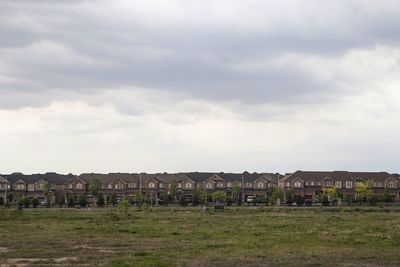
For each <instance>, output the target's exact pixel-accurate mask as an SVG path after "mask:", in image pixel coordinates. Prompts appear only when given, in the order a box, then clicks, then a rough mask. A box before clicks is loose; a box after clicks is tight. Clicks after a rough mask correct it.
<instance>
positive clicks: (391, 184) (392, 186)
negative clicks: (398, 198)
mask: <svg viewBox="0 0 400 267" xmlns="http://www.w3.org/2000/svg"><path fill="white" fill-rule="evenodd" d="M388 185H389V188H395V187H396V183H395V182H393V181H391V182H389V184H388Z"/></svg>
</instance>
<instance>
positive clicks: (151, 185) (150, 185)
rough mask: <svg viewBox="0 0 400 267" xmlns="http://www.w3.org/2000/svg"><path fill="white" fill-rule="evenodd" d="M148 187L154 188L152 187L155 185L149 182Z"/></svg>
mask: <svg viewBox="0 0 400 267" xmlns="http://www.w3.org/2000/svg"><path fill="white" fill-rule="evenodd" d="M149 187H150V188H154V187H156V184H155V183H153V182H151V183H149ZM178 187H179V186H178Z"/></svg>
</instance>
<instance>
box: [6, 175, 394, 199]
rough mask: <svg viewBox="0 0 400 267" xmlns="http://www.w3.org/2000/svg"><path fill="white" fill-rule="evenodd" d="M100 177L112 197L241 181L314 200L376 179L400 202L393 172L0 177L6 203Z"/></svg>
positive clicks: (85, 192)
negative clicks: (330, 190) (329, 191)
mask: <svg viewBox="0 0 400 267" xmlns="http://www.w3.org/2000/svg"><path fill="white" fill-rule="evenodd" d="M94 179H97V180H98V182H99V186H100V193H102V194H103V195H104V196H105V197H106V198H110V197H111V195H113V194H114V195H117V196H118V197H133V196H135V195H136V194H137V193H139V192H140V193H141V194H143V195H144V196H148V197H151V198H160V199H162V198H163V197H165V196H166V195H167V194H168V193H169V190H170V186H171V183H172V182H173V181H174V182H176V183H177V191H178V194H179V195H183V196H186V197H187V198H191V197H192V196H193V195H194V192H195V190H196V188H199V187H202V188H204V189H205V190H206V191H207V192H208V193H209V194H210V195H211V194H212V193H213V192H215V191H225V192H226V193H227V194H230V193H232V191H233V188H234V185H235V184H237V185H238V186H239V188H240V191H241V193H242V194H244V196H245V199H247V196H257V195H264V194H265V193H266V192H267V191H268V190H269V189H271V188H273V187H279V188H281V189H282V190H283V191H284V192H287V191H288V190H293V191H294V192H295V194H297V195H302V196H304V197H305V198H306V199H308V200H312V201H315V200H316V196H317V195H318V194H320V193H321V192H322V191H323V190H324V188H329V187H336V188H338V189H339V190H340V192H342V193H343V195H345V196H352V197H354V196H355V192H356V190H355V188H356V187H357V184H358V183H363V182H366V181H369V180H370V181H372V182H373V189H374V191H375V192H377V193H382V192H383V191H384V190H388V191H389V192H390V194H391V195H393V196H394V197H395V199H396V200H400V194H399V190H400V189H399V187H400V177H399V175H396V174H389V173H387V172H347V171H333V172H313V171H296V172H294V173H292V174H286V175H285V176H283V175H280V174H278V173H276V174H272V173H249V172H244V173H223V172H220V173H210V172H189V173H173V174H170V173H157V174H147V173H140V174H137V173H109V174H100V173H83V174H81V175H74V174H68V175H62V174H57V173H45V174H32V175H25V174H22V173H13V174H10V175H0V203H4V202H3V199H4V195H5V192H8V194H9V196H14V199H17V198H19V197H21V196H24V197H32V198H39V199H40V198H44V196H43V189H44V185H45V184H46V183H49V184H50V188H51V192H52V195H51V196H52V199H51V200H52V201H55V199H56V198H57V196H60V195H62V196H63V197H64V199H65V198H67V197H68V196H71V195H75V196H76V195H79V196H89V195H90V184H91V183H92V181H93V180H94Z"/></svg>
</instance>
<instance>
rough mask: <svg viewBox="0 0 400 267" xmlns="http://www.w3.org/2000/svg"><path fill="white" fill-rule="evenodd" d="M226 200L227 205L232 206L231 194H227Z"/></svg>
mask: <svg viewBox="0 0 400 267" xmlns="http://www.w3.org/2000/svg"><path fill="white" fill-rule="evenodd" d="M225 201H226V205H227V206H232V202H233V201H232V197H231V196H230V195H227V196H226V199H225Z"/></svg>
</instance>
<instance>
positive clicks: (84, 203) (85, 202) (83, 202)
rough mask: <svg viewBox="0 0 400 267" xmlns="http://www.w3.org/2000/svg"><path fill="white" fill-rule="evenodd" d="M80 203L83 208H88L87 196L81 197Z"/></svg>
mask: <svg viewBox="0 0 400 267" xmlns="http://www.w3.org/2000/svg"><path fill="white" fill-rule="evenodd" d="M78 202H79V206H81V207H82V208H83V207H86V206H87V201H86V197H85V196H80V197H79V200H78Z"/></svg>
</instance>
